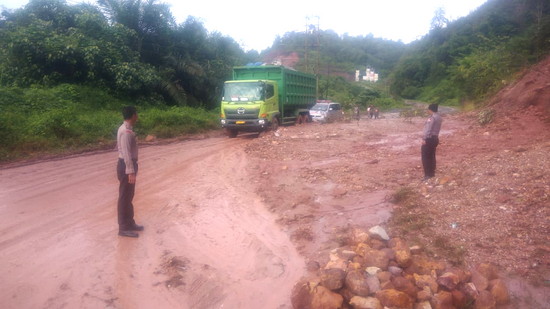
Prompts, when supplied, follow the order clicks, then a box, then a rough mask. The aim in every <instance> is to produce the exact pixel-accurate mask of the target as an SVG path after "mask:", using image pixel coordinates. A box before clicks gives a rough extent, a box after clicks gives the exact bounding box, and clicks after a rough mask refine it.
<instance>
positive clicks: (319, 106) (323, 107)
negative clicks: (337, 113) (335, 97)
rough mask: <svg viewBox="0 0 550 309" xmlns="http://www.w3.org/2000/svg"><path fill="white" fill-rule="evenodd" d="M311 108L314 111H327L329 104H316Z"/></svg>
mask: <svg viewBox="0 0 550 309" xmlns="http://www.w3.org/2000/svg"><path fill="white" fill-rule="evenodd" d="M311 110H314V111H326V110H328V104H315V105H314V106H313V107H312V108H311Z"/></svg>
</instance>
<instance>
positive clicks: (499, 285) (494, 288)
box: [489, 279, 510, 305]
mask: <svg viewBox="0 0 550 309" xmlns="http://www.w3.org/2000/svg"><path fill="white" fill-rule="evenodd" d="M489 291H491V294H493V297H494V298H495V301H496V302H497V305H506V304H508V303H509V302H510V293H509V292H508V288H507V287H506V285H505V284H504V281H502V280H501V279H495V280H492V281H491V282H490V283H489Z"/></svg>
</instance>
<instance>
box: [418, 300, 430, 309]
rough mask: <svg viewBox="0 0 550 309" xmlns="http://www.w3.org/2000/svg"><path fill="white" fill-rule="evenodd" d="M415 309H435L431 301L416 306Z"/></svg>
mask: <svg viewBox="0 0 550 309" xmlns="http://www.w3.org/2000/svg"><path fill="white" fill-rule="evenodd" d="M414 309H433V308H432V305H431V304H430V302H429V301H423V302H419V303H416V304H414Z"/></svg>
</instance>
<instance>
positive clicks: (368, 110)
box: [367, 105, 372, 118]
mask: <svg viewBox="0 0 550 309" xmlns="http://www.w3.org/2000/svg"><path fill="white" fill-rule="evenodd" d="M371 106H372V105H371ZM371 106H369V107H367V118H370V113H371Z"/></svg>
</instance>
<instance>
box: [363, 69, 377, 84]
mask: <svg viewBox="0 0 550 309" xmlns="http://www.w3.org/2000/svg"><path fill="white" fill-rule="evenodd" d="M363 80H364V81H368V82H375V83H376V82H377V81H378V73H376V72H374V70H372V69H370V68H367V70H366V71H365V76H363Z"/></svg>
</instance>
